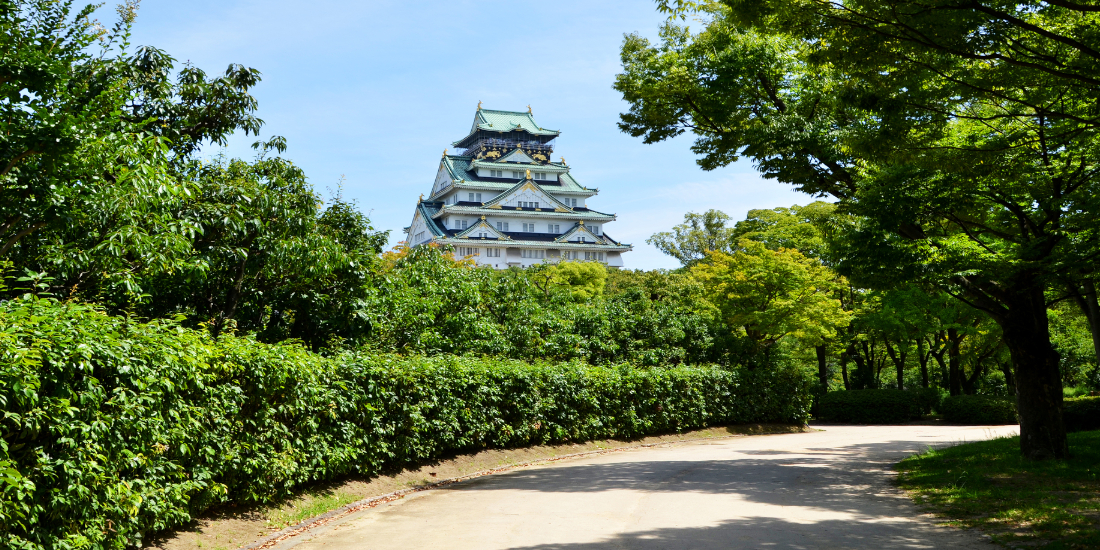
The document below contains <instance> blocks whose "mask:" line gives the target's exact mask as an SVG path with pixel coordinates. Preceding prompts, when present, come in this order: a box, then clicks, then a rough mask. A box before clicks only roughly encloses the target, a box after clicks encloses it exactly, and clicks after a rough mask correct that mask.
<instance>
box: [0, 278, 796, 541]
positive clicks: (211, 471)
mask: <svg viewBox="0 0 1100 550" xmlns="http://www.w3.org/2000/svg"><path fill="white" fill-rule="evenodd" d="M809 387H810V382H809V380H808V379H807V378H806V377H805V376H804V375H802V374H800V373H798V372H796V371H793V370H775V369H773V370H766V369H756V370H744V369H723V368H718V367H676V368H649V369H638V368H634V367H631V366H628V365H616V366H609V367H594V366H590V365H586V364H583V363H564V364H548V363H542V364H528V363H523V362H519V361H512V360H496V359H483V358H469V357H454V356H441V357H434V358H425V357H419V356H412V357H402V356H396V355H369V354H353V353H346V354H343V355H338V356H334V357H322V356H319V355H315V354H312V353H310V352H308V351H307V350H305V349H303V348H301V347H298V346H294V345H264V344H258V343H256V342H254V341H251V340H248V339H245V338H238V337H234V336H223V337H221V338H219V339H218V340H216V341H214V340H211V339H210V338H209V337H208V336H207V335H206V333H205V332H204V331H193V330H187V329H184V328H180V327H178V326H175V325H173V324H170V323H166V322H151V323H135V322H132V321H130V320H128V319H125V318H117V317H110V316H107V315H104V314H103V313H102V312H100V311H97V310H95V309H94V308H91V307H88V306H83V305H79V304H71V303H66V304H59V303H56V302H53V301H49V300H41V299H36V298H28V299H20V300H15V301H9V302H4V303H0V408H2V410H3V411H4V415H3V416H2V417H0V433H3V434H4V436H3V440H2V443H3V446H2V447H0V489H2V492H0V540H5V541H8V542H7V543H5V545H9V546H13V547H21V548H28V549H36V550H37V549H43V548H68V547H80V546H92V547H108V548H123V547H125V546H129V545H139V544H140V542H141V539H142V538H143V537H145V535H146V534H147V533H150V532H153V531H158V530H163V529H166V528H170V527H174V526H178V525H180V524H183V523H184V522H186V521H188V520H189V519H190V518H191V517H192V516H193V515H194V514H196V513H198V512H200V511H202V510H203V509H206V508H208V507H209V506H211V505H214V504H218V503H224V502H229V501H235V502H242V503H249V502H264V501H269V500H271V499H274V498H278V497H281V496H284V495H287V494H288V493H290V492H291V491H292V490H294V489H295V488H297V487H300V486H301V485H303V484H305V483H310V482H315V481H321V480H330V479H333V478H336V477H338V476H344V475H348V474H359V475H368V476H369V475H375V474H378V473H379V472H381V471H383V470H385V469H389V468H394V467H401V466H404V465H410V464H416V463H421V462H423V461H426V460H430V459H433V458H437V457H439V456H441V455H444V454H445V453H453V452H458V451H464V450H473V449H480V448H486V447H509V446H519V445H530V444H544V443H557V442H565V441H570V440H584V439H593V438H609V437H616V438H631V437H638V436H642V435H647V434H652V433H659V432H670V431H679V430H687V429H692V428H700V427H704V426H707V425H721V424H733V423H746V422H803V421H805V420H806V417H807V411H808V408H809V404H810V398H809Z"/></svg>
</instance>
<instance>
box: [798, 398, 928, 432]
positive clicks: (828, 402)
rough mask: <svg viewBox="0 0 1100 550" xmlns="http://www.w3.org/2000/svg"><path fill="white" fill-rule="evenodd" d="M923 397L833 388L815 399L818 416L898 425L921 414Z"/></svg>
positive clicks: (832, 419)
mask: <svg viewBox="0 0 1100 550" xmlns="http://www.w3.org/2000/svg"><path fill="white" fill-rule="evenodd" d="M924 400H925V397H924V396H922V395H920V394H918V393H916V392H911V391H898V390H853V391H835V392H829V393H826V394H825V395H822V396H821V397H820V399H819V400H818V416H819V417H820V418H821V419H822V420H828V421H830V422H852V423H855V424H898V423H901V422H906V421H909V420H916V419H918V418H920V417H921V409H922V407H923V405H924Z"/></svg>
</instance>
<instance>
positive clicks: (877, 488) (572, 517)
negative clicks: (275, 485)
mask: <svg viewBox="0 0 1100 550" xmlns="http://www.w3.org/2000/svg"><path fill="white" fill-rule="evenodd" d="M820 428H821V429H823V430H824V431H821V432H815V433H805V434H784V435H771V436H755V437H739V438H731V439H722V440H717V441H708V442H699V443H688V444H678V445H671V446H668V447H660V448H650V449H642V450H633V451H625V452H618V453H612V454H607V455H602V456H596V457H590V458H583V459H577V460H571V461H564V462H558V463H553V464H549V465H545V466H537V467H529V468H524V469H519V470H515V471H513V472H509V473H505V474H499V475H494V476H488V477H483V478H478V479H476V480H473V481H469V482H465V483H460V484H456V485H452V486H449V487H446V488H443V489H436V490H432V491H424V492H421V493H416V494H414V495H412V496H409V497H407V498H405V499H402V500H398V501H395V502H393V503H391V504H387V505H382V506H379V507H378V508H374V509H370V510H364V511H362V512H358V513H355V514H352V515H349V516H348V517H346V518H343V519H341V520H339V521H337V522H333V523H332V524H330V525H329V526H328V527H323V528H319V529H318V530H316V531H313V532H310V533H308V534H305V535H302V536H299V537H296V538H294V539H291V540H288V541H285V542H284V543H282V544H281V545H280V546H279V548H283V549H286V548H291V547H294V548H295V549H296V550H307V549H310V550H312V549H322V548H323V549H325V550H344V549H348V550H350V549H355V550H382V549H390V548H401V549H411V548H441V549H443V548H445V549H467V548H469V549H475V548H476V549H505V548H508V549H540V550H550V549H556V550H611V549H622V548H630V549H646V550H648V549H658V548H670V549H672V548H674V549H694V548H699V549H709V548H723V549H729V548H765V549H803V548H805V549H826V548H868V549H875V550H888V549H895V548H897V549H901V548H994V546H993V545H992V544H990V543H987V542H985V540H984V539H983V538H982V537H981V535H980V534H979V533H977V532H974V531H963V530H958V529H953V528H949V527H945V526H940V525H936V524H935V523H934V522H933V521H932V520H931V519H930V518H929V517H928V516H925V515H922V514H921V513H920V512H919V511H918V510H917V509H916V508H915V507H914V506H913V505H912V503H911V502H910V501H909V499H907V498H906V497H905V496H904V495H902V494H901V493H900V492H899V491H898V490H897V489H896V488H894V487H893V485H892V480H893V479H894V474H893V472H892V469H891V466H892V465H893V464H894V463H895V462H897V461H898V460H900V459H902V458H904V457H905V456H907V455H908V454H910V453H913V452H915V451H918V450H922V449H924V448H926V447H927V446H929V445H943V444H948V443H957V442H961V441H974V440H979V439H987V438H989V437H992V436H995V435H1011V434H1015V433H1016V431H1017V429H1016V427H1015V426H999V427H967V426H821V427H820Z"/></svg>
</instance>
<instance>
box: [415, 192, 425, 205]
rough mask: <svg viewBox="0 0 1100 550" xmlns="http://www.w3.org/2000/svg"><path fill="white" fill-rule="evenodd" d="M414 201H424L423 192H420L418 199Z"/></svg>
mask: <svg viewBox="0 0 1100 550" xmlns="http://www.w3.org/2000/svg"><path fill="white" fill-rule="evenodd" d="M416 202H418V203H421V202H424V193H421V194H420V199H418V200H417V201H416Z"/></svg>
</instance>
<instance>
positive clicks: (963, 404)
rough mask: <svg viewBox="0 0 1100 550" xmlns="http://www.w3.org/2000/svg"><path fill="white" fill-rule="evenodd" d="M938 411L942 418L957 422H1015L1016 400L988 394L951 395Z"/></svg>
mask: <svg viewBox="0 0 1100 550" xmlns="http://www.w3.org/2000/svg"><path fill="white" fill-rule="evenodd" d="M939 411H940V413H941V414H943V418H944V420H946V421H948V422H956V423H959V424H1016V423H1017V422H1019V420H1018V419H1017V417H1016V400H1015V399H1012V398H1007V397H992V396H988V395H953V396H951V397H948V398H946V399H944V400H943V403H942V404H941V405H940V408H939Z"/></svg>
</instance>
